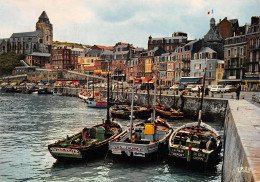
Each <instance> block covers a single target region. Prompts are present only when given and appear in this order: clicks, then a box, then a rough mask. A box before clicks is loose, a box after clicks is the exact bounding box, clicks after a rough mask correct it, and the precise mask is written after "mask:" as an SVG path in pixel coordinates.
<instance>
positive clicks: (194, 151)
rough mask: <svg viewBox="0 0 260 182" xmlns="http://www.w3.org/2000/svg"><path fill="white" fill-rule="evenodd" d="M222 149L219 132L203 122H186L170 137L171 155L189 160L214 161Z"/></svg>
mask: <svg viewBox="0 0 260 182" xmlns="http://www.w3.org/2000/svg"><path fill="white" fill-rule="evenodd" d="M220 149H221V140H220V135H219V133H218V132H217V131H216V130H215V129H214V128H212V127H211V126H209V125H207V124H205V123H203V122H200V123H197V122H193V123H188V124H185V125H183V126H181V127H179V128H177V129H176V130H175V131H174V132H173V134H172V135H171V137H170V139H169V155H170V156H171V157H174V158H181V159H185V160H187V161H188V162H192V161H201V162H204V163H207V162H209V161H212V160H213V159H214V158H215V157H216V156H217V155H218V153H219V152H220Z"/></svg>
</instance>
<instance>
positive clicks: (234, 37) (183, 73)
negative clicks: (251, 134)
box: [0, 12, 260, 87]
mask: <svg viewBox="0 0 260 182" xmlns="http://www.w3.org/2000/svg"><path fill="white" fill-rule="evenodd" d="M259 20H260V17H257V16H253V17H251V23H250V24H249V25H243V26H239V22H238V20H237V19H227V18H224V19H223V20H221V19H220V20H219V22H218V23H216V21H215V19H214V18H211V19H210V23H209V30H208V32H207V33H206V34H205V35H204V36H203V37H202V38H201V39H196V40H189V39H188V34H187V33H185V32H174V33H173V34H172V35H171V36H170V37H161V38H153V37H152V36H149V37H148V46H147V49H145V48H140V47H134V46H133V45H132V44H130V43H123V42H118V43H116V44H115V45H114V46H101V45H94V46H92V47H91V48H84V49H79V48H72V47H66V46H60V47H52V49H51V51H50V45H52V34H53V33H52V24H50V21H49V18H48V16H47V14H46V12H43V13H42V14H41V16H40V17H39V20H38V22H37V23H36V31H34V32H27V33H26V32H25V33H14V34H13V35H12V36H11V38H10V39H9V40H6V39H0V52H1V51H2V52H8V51H12V50H13V51H15V52H16V53H23V54H26V55H27V56H26V60H25V62H27V64H29V65H30V66H38V67H40V68H45V69H51V70H76V71H78V72H81V73H86V74H90V75H99V76H105V75H106V74H107V70H108V63H109V69H110V72H112V76H113V78H114V79H117V80H127V81H129V80H132V79H134V78H136V79H139V80H150V79H153V78H154V76H155V73H157V74H158V75H157V76H158V78H159V80H160V82H161V83H162V84H165V85H168V86H171V85H173V84H174V83H179V82H183V80H184V79H182V78H184V77H190V78H199V77H202V75H203V74H204V70H205V68H206V70H207V71H206V84H219V83H224V84H237V83H241V82H244V83H245V84H246V85H248V86H250V87H252V86H253V85H259V54H260V53H259V48H260V46H259V41H260V37H259V36H260V21H259ZM37 32H38V33H37ZM39 32H40V33H39ZM36 34H37V35H36ZM42 35H44V36H42ZM28 36H29V37H28ZM30 36H31V37H30ZM27 39H28V40H29V39H30V40H31V43H32V44H33V45H32V46H30V45H29V44H28V50H27V49H26V46H27V43H26V41H25V40H27ZM34 39H35V41H36V42H35V43H34V42H33V41H32V40H34ZM1 40H2V42H1ZM8 41H9V42H10V43H9V44H7V43H8ZM14 41H15V42H14ZM12 42H14V43H12ZM44 46H45V47H44ZM26 50H27V52H26ZM155 67H156V68H157V71H155ZM194 80H197V79H194Z"/></svg>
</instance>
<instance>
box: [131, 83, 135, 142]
mask: <svg viewBox="0 0 260 182" xmlns="http://www.w3.org/2000/svg"><path fill="white" fill-rule="evenodd" d="M134 86H135V79H134V80H133V87H132V99H131V116H130V140H131V142H132V133H133V107H134Z"/></svg>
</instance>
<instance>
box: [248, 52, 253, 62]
mask: <svg viewBox="0 0 260 182" xmlns="http://www.w3.org/2000/svg"><path fill="white" fill-rule="evenodd" d="M249 61H250V62H252V61H253V53H252V52H250V58H249Z"/></svg>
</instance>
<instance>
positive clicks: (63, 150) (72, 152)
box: [50, 147, 80, 154]
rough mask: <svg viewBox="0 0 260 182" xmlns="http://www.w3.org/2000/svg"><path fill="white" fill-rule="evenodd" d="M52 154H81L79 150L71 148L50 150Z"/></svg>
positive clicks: (53, 148)
mask: <svg viewBox="0 0 260 182" xmlns="http://www.w3.org/2000/svg"><path fill="white" fill-rule="evenodd" d="M50 151H51V152H54V153H64V154H79V153H80V152H79V151H78V150H77V149H70V148H56V147H52V148H50Z"/></svg>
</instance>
